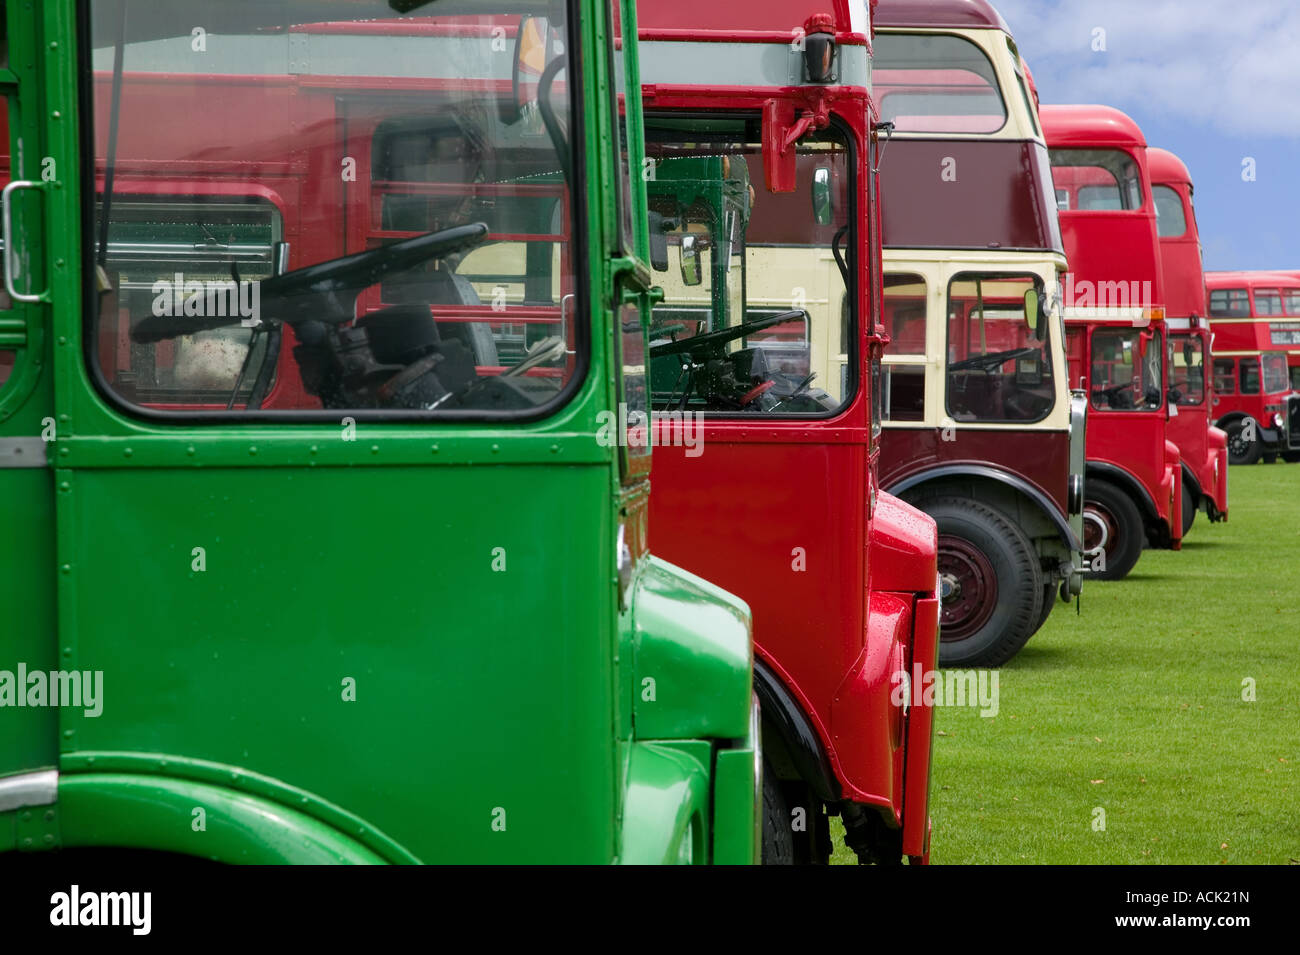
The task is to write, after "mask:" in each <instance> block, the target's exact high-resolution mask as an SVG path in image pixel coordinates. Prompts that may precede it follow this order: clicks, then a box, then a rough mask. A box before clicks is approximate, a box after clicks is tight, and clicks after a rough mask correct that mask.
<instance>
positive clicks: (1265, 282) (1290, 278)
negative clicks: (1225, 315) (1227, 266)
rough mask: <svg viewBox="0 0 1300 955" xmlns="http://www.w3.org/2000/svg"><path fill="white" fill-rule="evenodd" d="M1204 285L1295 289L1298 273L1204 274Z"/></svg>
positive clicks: (1299, 284)
mask: <svg viewBox="0 0 1300 955" xmlns="http://www.w3.org/2000/svg"><path fill="white" fill-rule="evenodd" d="M1205 284H1206V285H1207V286H1209V287H1210V288H1251V289H1255V288H1297V287H1300V272H1285V271H1284V272H1267V271H1262V270H1254V271H1246V270H1241V271H1237V272H1206V273H1205Z"/></svg>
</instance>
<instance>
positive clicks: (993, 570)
mask: <svg viewBox="0 0 1300 955" xmlns="http://www.w3.org/2000/svg"><path fill="white" fill-rule="evenodd" d="M920 506H921V509H922V510H924V511H925V512H926V513H927V514H929V515H930V516H931V517H933V518H934V520H935V523H936V524H938V525H939V578H940V581H941V583H942V586H943V591H944V597H943V605H942V610H941V612H940V617H939V641H940V642H939V664H940V665H941V666H959V665H970V666H989V667H996V666H1001V665H1002V664H1004V663H1006V662H1007V661H1008V660H1010V659H1011V658H1012V657H1014V656H1015V655H1016V653H1017V652H1018V651H1019V650H1020V648H1021V647H1023V646H1024V645H1025V641H1026V640H1028V639H1029V638H1030V637H1031V636H1033V634H1034V631H1035V630H1036V629H1037V626H1038V621H1039V616H1040V615H1041V613H1042V610H1043V589H1044V581H1043V573H1042V570H1041V569H1040V568H1039V566H1038V556H1037V555H1036V554H1035V553H1034V546H1033V544H1031V543H1030V541H1029V538H1028V537H1026V536H1025V533H1024V531H1022V530H1021V529H1020V528H1019V527H1018V526H1017V525H1016V524H1015V523H1014V522H1013V521H1011V520H1010V519H1009V518H1008V517H1006V515H1004V514H1003V513H1002V512H1001V511H999V510H997V509H995V508H992V507H989V506H988V505H987V504H982V503H980V502H979V501H974V500H971V499H970V498H964V497H942V498H932V499H930V500H927V501H922V502H921V505H920Z"/></svg>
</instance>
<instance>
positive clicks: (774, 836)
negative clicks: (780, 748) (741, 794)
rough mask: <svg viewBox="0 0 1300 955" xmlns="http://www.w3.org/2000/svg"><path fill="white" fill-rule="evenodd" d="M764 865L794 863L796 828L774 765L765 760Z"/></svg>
mask: <svg viewBox="0 0 1300 955" xmlns="http://www.w3.org/2000/svg"><path fill="white" fill-rule="evenodd" d="M763 865H794V830H793V829H792V827H791V825H790V812H789V810H788V809H787V808H786V803H785V794H784V793H782V792H781V783H780V782H779V781H778V780H777V778H776V773H775V772H774V771H773V770H772V767H771V766H769V765H768V764H767V761H766V760H764V762H763Z"/></svg>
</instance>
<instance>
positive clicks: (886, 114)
mask: <svg viewBox="0 0 1300 955" xmlns="http://www.w3.org/2000/svg"><path fill="white" fill-rule="evenodd" d="M872 67H873V69H872V83H873V89H874V92H875V96H876V98H877V101H878V102H879V103H880V111H881V118H882V119H883V120H885V121H888V122H892V123H894V125H895V128H896V129H897V131H898V132H903V133H995V132H997V131H998V130H999V129H1001V128H1002V127H1003V125H1005V123H1006V121H1007V108H1006V106H1005V104H1004V103H1003V97H1002V91H1001V89H1000V87H999V86H998V77H997V73H996V72H995V71H994V69H993V63H992V62H991V61H990V60H989V58H988V56H987V54H985V53H984V51H983V50H981V49H980V48H979V47H978V46H976V45H975V44H974V43H972V42H971V41H969V40H967V39H964V38H962V37H959V36H951V35H934V34H926V35H919V34H910V33H880V34H877V36H876V40H875V48H874V51H873V56H872Z"/></svg>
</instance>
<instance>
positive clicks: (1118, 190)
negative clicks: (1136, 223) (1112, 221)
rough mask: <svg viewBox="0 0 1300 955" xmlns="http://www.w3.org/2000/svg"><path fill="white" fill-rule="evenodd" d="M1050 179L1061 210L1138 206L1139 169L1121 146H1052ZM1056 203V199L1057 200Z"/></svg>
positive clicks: (1114, 208)
mask: <svg viewBox="0 0 1300 955" xmlns="http://www.w3.org/2000/svg"><path fill="white" fill-rule="evenodd" d="M1051 156H1052V181H1053V182H1054V183H1055V184H1056V189H1057V191H1058V192H1057V194H1058V196H1059V194H1060V192H1061V191H1064V192H1065V193H1066V203H1067V204H1066V205H1065V206H1062V208H1065V209H1077V210H1082V211H1090V210H1091V211H1096V210H1127V209H1141V208H1142V205H1143V202H1142V179H1141V176H1142V170H1141V167H1139V166H1138V163H1137V160H1136V159H1134V158H1133V156H1132V155H1130V154H1129V153H1127V152H1125V151H1124V150H1122V149H1053V150H1052V152H1051ZM1058 205H1059V199H1058Z"/></svg>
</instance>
